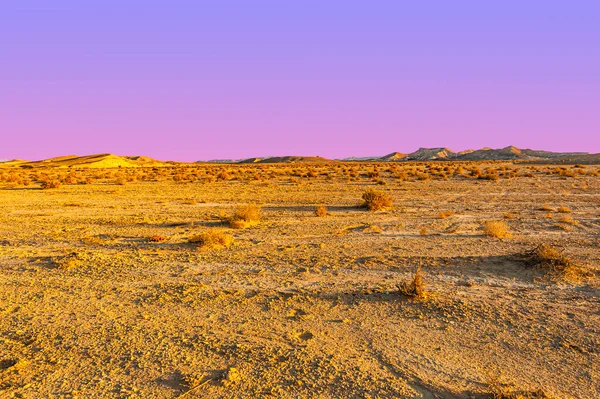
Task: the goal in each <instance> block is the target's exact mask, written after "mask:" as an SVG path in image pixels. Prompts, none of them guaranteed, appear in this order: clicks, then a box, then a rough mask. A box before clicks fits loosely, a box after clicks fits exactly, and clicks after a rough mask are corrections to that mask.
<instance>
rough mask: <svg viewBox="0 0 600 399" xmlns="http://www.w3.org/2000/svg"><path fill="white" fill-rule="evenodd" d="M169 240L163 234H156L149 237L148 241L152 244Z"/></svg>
mask: <svg viewBox="0 0 600 399" xmlns="http://www.w3.org/2000/svg"><path fill="white" fill-rule="evenodd" d="M167 240H168V238H167V237H165V236H163V235H161V234H155V235H153V236H150V237H148V241H150V242H165V241H167Z"/></svg>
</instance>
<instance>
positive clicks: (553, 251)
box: [526, 244, 590, 282]
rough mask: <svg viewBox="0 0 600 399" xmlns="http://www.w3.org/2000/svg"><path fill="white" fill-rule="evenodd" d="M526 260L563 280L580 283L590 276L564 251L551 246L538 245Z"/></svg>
mask: <svg viewBox="0 0 600 399" xmlns="http://www.w3.org/2000/svg"><path fill="white" fill-rule="evenodd" d="M526 259H527V261H528V262H529V263H530V264H532V265H533V266H535V267H537V268H539V269H540V270H543V271H544V272H546V273H549V274H550V275H551V276H552V277H555V278H559V279H562V280H566V281H571V282H578V281H581V279H582V278H583V277H586V276H590V274H589V272H587V271H586V270H585V269H583V268H582V267H579V266H577V265H576V264H575V262H573V261H572V260H571V259H570V258H569V257H568V256H566V255H565V251H564V250H559V249H558V248H556V247H555V246H552V245H549V244H540V245H538V246H537V247H536V248H535V249H534V250H533V251H531V252H530V253H529V254H527V255H526Z"/></svg>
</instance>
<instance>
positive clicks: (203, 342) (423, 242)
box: [0, 166, 600, 399]
mask: <svg viewBox="0 0 600 399" xmlns="http://www.w3.org/2000/svg"><path fill="white" fill-rule="evenodd" d="M251 167H252V166H247V168H251ZM302 167H303V166H294V168H302ZM306 167H307V168H308V166H306ZM385 167H386V166H382V168H385ZM593 168H594V167H588V169H593ZM332 176H333V177H332ZM386 176H387V175H385V174H384V175H383V177H381V178H380V180H382V181H380V184H382V185H378V184H376V183H375V181H374V180H373V179H369V178H361V177H360V176H359V177H358V178H353V179H345V178H338V177H336V175H330V176H328V177H327V178H325V177H320V176H317V177H314V178H303V177H298V178H295V177H292V178H287V177H285V178H284V177H279V176H278V175H273V176H272V178H267V179H259V178H257V179H256V180H243V179H227V178H224V179H219V180H217V181H210V182H202V181H196V182H177V181H172V180H168V181H167V180H165V181H141V182H139V181H138V182H129V183H125V182H121V184H115V183H113V182H110V181H106V182H92V183H91V184H64V185H61V186H60V187H59V188H54V189H47V190H42V189H40V188H39V187H38V186H37V185H36V184H32V185H30V186H23V187H20V186H15V185H11V184H4V185H0V209H1V213H0V397H2V398H4V397H7V398H12V397H15V398H75V397H78V398H113V397H114V398H181V397H183V398H263V397H265V398H269V397H274V398H403V397H406V398H491V397H494V396H493V395H494V394H497V396H498V397H500V396H499V395H500V394H499V392H500V390H502V391H504V392H507V394H506V395H508V396H503V397H518V396H517V394H518V393H519V392H521V393H522V394H523V395H527V392H529V393H530V395H531V396H530V397H544V396H541V393H540V394H539V396H534V392H536V391H538V390H543V391H544V392H545V393H547V394H548V395H549V396H551V397H555V398H584V399H588V398H598V397H600V366H599V365H600V347H599V345H600V297H599V295H600V283H599V278H598V274H597V272H598V271H599V270H600V249H599V248H600V234H599V233H600V178H599V177H597V176H592V175H581V176H577V177H575V178H573V177H568V176H559V175H545V174H543V173H539V174H533V175H532V176H530V177H525V176H520V177H513V178H501V179H499V180H498V181H488V180H478V179H473V178H466V177H465V178H461V177H453V178H450V179H449V180H443V179H432V180H416V179H413V181H407V180H406V179H405V180H394V178H393V177H392V176H391V175H390V176H387V177H386ZM383 183H386V184H385V185H383ZM369 187H372V188H377V189H379V190H383V191H386V192H390V193H391V195H392V196H393V198H394V208H393V209H390V210H386V211H380V212H369V211H367V210H365V209H362V208H360V207H358V206H357V205H359V204H360V203H361V195H362V193H363V191H364V190H365V189H366V188H369ZM247 203H255V204H260V205H261V206H262V212H263V219H262V221H261V223H260V224H258V225H256V226H253V227H250V228H247V229H241V230H234V229H230V228H228V227H227V225H225V224H224V223H223V222H222V221H221V220H222V219H223V216H224V215H227V214H228V213H230V212H231V211H232V209H234V208H235V207H236V206H237V205H240V204H247ZM317 205H326V206H327V207H328V212H329V215H327V216H325V217H317V216H315V215H314V213H313V212H314V209H315V207H316V206H317ZM561 206H564V207H567V208H569V210H571V211H572V212H571V213H560V212H558V211H557V210H558V208H559V207H561ZM445 211H453V212H454V214H451V213H448V214H447V216H446V217H442V213H444V212H445ZM492 219H502V220H504V221H505V222H506V223H507V224H508V226H509V227H510V230H511V231H512V237H511V238H506V239H497V238H492V237H487V236H485V235H484V234H483V228H482V223H483V222H484V221H486V220H492ZM213 229H224V231H225V232H227V233H228V234H231V235H233V237H234V238H235V241H234V243H233V245H231V246H230V247H228V248H221V249H203V248H199V247H198V245H196V244H192V243H189V242H188V239H189V238H190V237H191V236H193V235H195V234H197V233H199V232H202V231H207V230H213ZM152 236H164V237H165V238H166V240H165V241H163V242H151V241H150V240H149V238H150V237H152ZM541 243H550V244H553V245H556V246H557V247H558V248H563V249H564V251H565V254H566V255H568V257H570V258H571V259H572V260H573V261H574V262H576V263H577V264H578V265H579V266H581V267H583V268H585V269H586V270H588V271H589V272H590V273H589V274H587V275H586V276H585V277H584V278H582V280H581V281H563V280H561V279H559V278H557V277H556V276H554V275H549V274H548V273H546V272H545V271H543V270H540V269H538V268H535V267H532V266H531V265H530V264H529V263H527V262H525V261H524V255H525V254H527V253H528V252H530V251H532V250H533V249H534V248H535V247H536V246H537V245H539V244H541ZM418 264H422V273H423V280H424V282H425V285H426V290H427V293H426V295H425V296H424V297H422V298H411V297H406V296H404V295H402V294H400V293H399V292H398V288H397V285H398V284H400V283H401V282H403V281H409V280H410V279H411V278H412V276H413V274H414V272H415V269H416V266H417V265H418ZM510 392H512V394H510ZM510 395H512V396H510ZM522 397H528V396H522Z"/></svg>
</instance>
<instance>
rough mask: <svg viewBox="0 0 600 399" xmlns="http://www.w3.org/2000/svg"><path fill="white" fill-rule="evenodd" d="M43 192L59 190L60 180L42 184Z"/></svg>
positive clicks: (49, 180) (46, 181)
mask: <svg viewBox="0 0 600 399" xmlns="http://www.w3.org/2000/svg"><path fill="white" fill-rule="evenodd" d="M41 186H42V190H49V189H52V188H59V187H60V182H59V181H58V180H53V179H47V180H43V181H42V182H41Z"/></svg>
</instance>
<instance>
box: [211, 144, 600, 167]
mask: <svg viewBox="0 0 600 399" xmlns="http://www.w3.org/2000/svg"><path fill="white" fill-rule="evenodd" d="M502 160H504V161H512V160H514V161H540V162H543V161H548V162H552V163H600V154H589V153H587V152H550V151H538V150H529V149H519V148H517V147H513V146H509V147H505V148H499V149H492V148H482V149H480V150H467V151H460V152H454V151H452V150H450V149H449V148H444V147H439V148H419V149H418V150H417V151H415V152H411V153H410V154H403V153H400V152H392V153H390V154H387V155H384V156H382V157H350V158H344V159H326V158H322V157H302V156H286V157H264V158H249V159H240V160H231V159H228V160H212V161H199V162H208V163H246V164H247V163H258V164H261V163H301V162H302V163H306V162H313V163H316V162H335V161H344V162H411V161H412V162H419V161H420V162H430V161H502Z"/></svg>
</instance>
